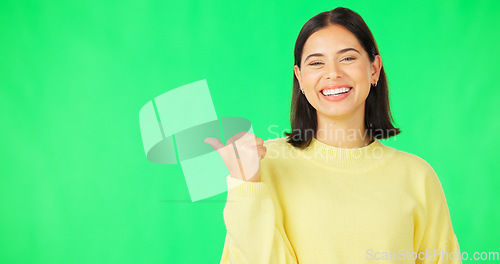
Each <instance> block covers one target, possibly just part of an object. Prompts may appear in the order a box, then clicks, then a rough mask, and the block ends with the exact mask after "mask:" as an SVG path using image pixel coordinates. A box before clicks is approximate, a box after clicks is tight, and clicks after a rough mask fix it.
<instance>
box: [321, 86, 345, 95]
mask: <svg viewBox="0 0 500 264" xmlns="http://www.w3.org/2000/svg"><path fill="white" fill-rule="evenodd" d="M351 90H352V87H349V88H345V87H343V88H337V89H324V90H322V91H321V94H323V95H324V96H339V95H341V94H346V93H348V92H349V91H351Z"/></svg>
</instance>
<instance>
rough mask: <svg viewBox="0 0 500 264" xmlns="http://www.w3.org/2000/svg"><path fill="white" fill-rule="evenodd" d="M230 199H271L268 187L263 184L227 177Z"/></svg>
mask: <svg viewBox="0 0 500 264" xmlns="http://www.w3.org/2000/svg"><path fill="white" fill-rule="evenodd" d="M226 182H227V190H228V199H230V198H241V197H258V198H267V197H270V194H269V191H268V189H267V186H266V184H265V183H263V182H252V181H244V180H240V179H236V178H234V177H231V175H229V176H227V179H226Z"/></svg>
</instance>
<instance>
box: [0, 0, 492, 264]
mask: <svg viewBox="0 0 500 264" xmlns="http://www.w3.org/2000/svg"><path fill="white" fill-rule="evenodd" d="M337 6H344V7H348V8H351V9H353V10H354V11H356V12H358V13H359V14H360V15H361V16H362V17H363V18H364V19H365V21H366V23H367V24H368V26H369V27H370V28H371V30H372V32H373V34H374V35H375V38H376V40H377V43H378V45H379V48H380V52H381V56H382V60H383V65H384V68H385V70H386V73H387V75H388V80H389V84H390V98H391V107H392V111H393V114H394V118H395V120H396V125H397V127H400V128H401V130H402V133H401V134H400V135H398V136H397V137H396V138H393V139H391V140H386V141H382V142H384V143H385V144H387V145H389V146H392V147H395V148H396V149H399V150H402V151H406V152H410V153H413V154H416V155H418V156H420V157H422V158H423V159H425V160H426V161H427V162H428V163H429V164H431V166H432V167H433V168H434V169H435V171H436V172H437V174H438V176H439V177H440V180H441V183H442V185H443V189H444V191H445V194H446V198H447V201H448V206H449V209H450V213H451V218H452V223H453V227H454V230H455V233H456V235H457V237H458V239H459V243H460V247H461V249H462V251H467V252H469V253H470V254H471V253H472V252H474V251H479V252H482V251H500V240H499V239H498V238H499V237H500V226H499V225H498V224H499V222H500V206H499V204H500V203H499V201H500V198H499V194H498V193H499V185H500V178H499V173H498V171H499V169H500V166H499V163H498V156H497V149H498V147H499V144H498V141H497V140H496V139H495V137H496V136H498V131H499V130H500V125H499V123H498V117H497V115H498V113H499V111H498V110H497V108H496V107H497V106H498V102H499V99H500V92H499V88H500V87H499V84H498V76H499V74H500V71H499V69H500V66H499V63H498V62H499V59H500V53H499V52H498V43H499V42H500V34H499V30H498V28H499V26H500V22H499V20H498V16H500V6H499V4H498V3H497V2H496V1H353V0H350V1H283V2H277V1H274V2H273V1H269V0H266V1H241V2H237V1H224V2H219V1H212V2H210V1H190V0H188V1H168V2H167V1H146V0H142V1H116V0H108V1H95V0H93V1H81V3H78V2H76V1H48V0H40V1H14V0H4V1H1V2H0V36H1V41H0V89H1V90H0V117H1V130H0V131H1V137H0V146H1V148H2V151H1V152H0V153H1V154H0V155H1V157H0V158H1V172H0V173H1V178H0V179H1V181H0V263H52V264H56V263H61V264H62V263H92V264H100V263H120V264H123V263H218V262H219V260H220V256H221V254H222V248H223V243H224V237H225V232H226V230H225V225H224V221H223V217H222V211H223V208H224V201H225V198H226V193H222V194H219V195H217V196H214V197H212V198H210V199H206V200H203V201H199V202H196V203H191V202H187V201H188V200H189V193H188V190H187V186H186V183H185V180H184V178H183V176H182V173H181V168H180V166H178V165H158V164H153V163H150V162H148V161H147V160H146V157H145V154H144V149H143V146H142V141H141V135H140V130H139V120H138V113H139V110H140V108H141V107H142V106H143V105H144V104H146V103H147V102H148V101H149V100H151V99H153V98H154V97H155V96H158V95H160V94H162V93H164V92H166V91H168V90H170V89H173V88H175V87H178V86H181V85H184V84H187V83H191V82H194V81H198V80H201V79H207V82H208V85H209V88H210V91H211V95H212V99H213V102H214V105H215V108H216V111H217V114H218V116H241V117H245V118H247V119H249V120H250V121H251V122H252V124H253V127H254V132H255V134H256V135H257V136H259V137H261V138H263V139H270V138H276V137H278V136H279V137H281V136H283V135H282V133H281V132H283V131H286V130H288V129H289V110H290V109H289V108H290V98H291V84H292V74H293V46H294V43H295V40H296V37H297V35H298V33H299V30H300V28H301V27H302V25H303V24H304V23H305V22H306V21H307V20H308V19H309V18H311V17H312V16H314V15H316V14H318V13H320V12H323V11H328V10H331V9H333V8H335V7H337ZM193 96H195V95H193ZM185 103H186V105H189V98H186V102H185ZM277 132H280V134H277ZM467 262H470V263H472V262H474V261H467ZM467 262H465V263H467Z"/></svg>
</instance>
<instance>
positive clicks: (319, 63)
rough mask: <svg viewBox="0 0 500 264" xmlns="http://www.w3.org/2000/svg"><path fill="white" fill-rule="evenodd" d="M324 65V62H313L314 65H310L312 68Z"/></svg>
mask: <svg viewBox="0 0 500 264" xmlns="http://www.w3.org/2000/svg"><path fill="white" fill-rule="evenodd" d="M321 64H323V63H322V62H313V63H310V64H309V65H311V66H316V65H321Z"/></svg>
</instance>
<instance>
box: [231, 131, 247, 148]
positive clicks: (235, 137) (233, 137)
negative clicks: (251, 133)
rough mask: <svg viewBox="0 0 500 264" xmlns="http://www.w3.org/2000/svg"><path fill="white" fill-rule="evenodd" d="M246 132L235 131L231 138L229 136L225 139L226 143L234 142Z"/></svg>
mask: <svg viewBox="0 0 500 264" xmlns="http://www.w3.org/2000/svg"><path fill="white" fill-rule="evenodd" d="M247 134H248V132H247V131H241V132H239V133H236V134H235V135H234V136H232V137H231V138H229V139H228V140H227V141H226V145H229V144H232V143H234V142H235V141H236V140H238V139H240V138H243V137H244V136H246V135H247Z"/></svg>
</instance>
